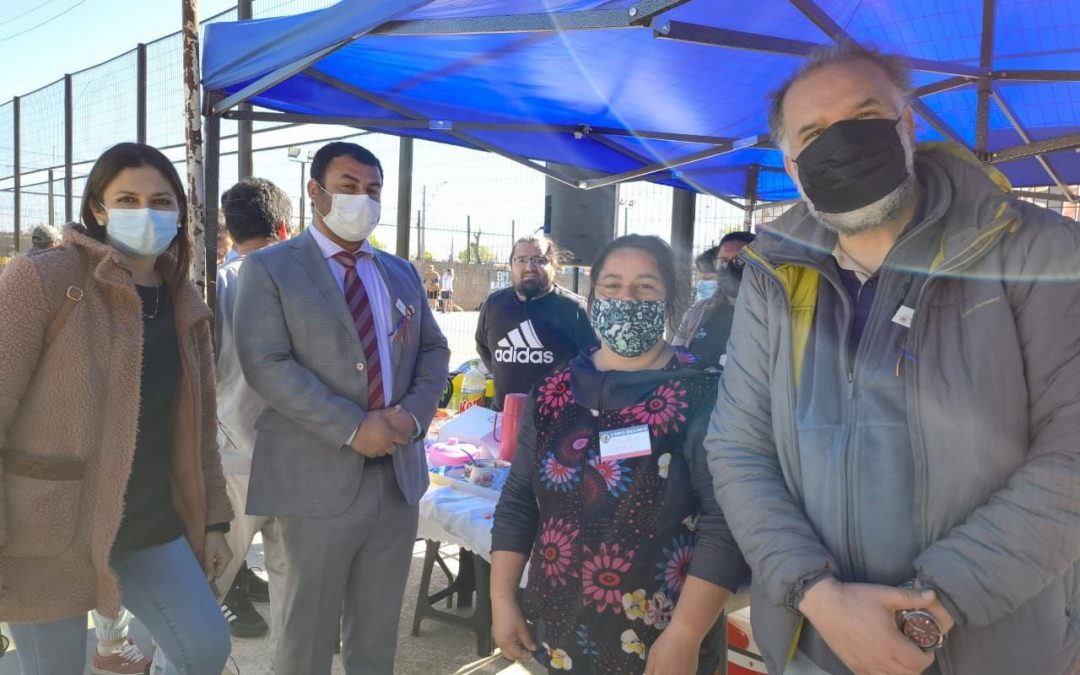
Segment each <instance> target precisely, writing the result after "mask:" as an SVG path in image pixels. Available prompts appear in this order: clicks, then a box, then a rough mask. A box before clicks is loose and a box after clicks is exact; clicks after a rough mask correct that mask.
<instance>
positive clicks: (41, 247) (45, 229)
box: [26, 225, 60, 255]
mask: <svg viewBox="0 0 1080 675" xmlns="http://www.w3.org/2000/svg"><path fill="white" fill-rule="evenodd" d="M30 244H31V247H30V250H29V251H27V252H26V255H37V254H38V253H44V252H45V251H49V250H51V249H54V248H56V247H57V246H59V245H60V233H59V232H57V231H56V228H55V227H53V226H52V225H38V226H37V227H35V228H34V231H33V233H32V234H31V235H30Z"/></svg>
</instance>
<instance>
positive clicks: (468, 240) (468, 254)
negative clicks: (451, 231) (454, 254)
mask: <svg viewBox="0 0 1080 675" xmlns="http://www.w3.org/2000/svg"><path fill="white" fill-rule="evenodd" d="M471 263H472V216H465V264H466V265H469V264H471Z"/></svg>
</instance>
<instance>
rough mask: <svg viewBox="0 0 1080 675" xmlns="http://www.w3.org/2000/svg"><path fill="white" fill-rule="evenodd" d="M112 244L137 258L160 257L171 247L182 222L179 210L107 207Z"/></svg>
mask: <svg viewBox="0 0 1080 675" xmlns="http://www.w3.org/2000/svg"><path fill="white" fill-rule="evenodd" d="M106 213H108V214H109V222H108V223H106V225H105V236H106V239H107V240H108V242H109V244H110V245H111V246H112V247H113V248H115V249H116V250H118V251H120V252H121V253H126V254H127V255H130V256H133V257H136V258H156V257H158V256H159V255H161V254H162V253H164V252H165V249H167V248H169V244H171V243H172V240H173V239H175V238H176V231H177V230H178V229H179V227H180V225H179V223H180V212H179V211H159V210H157V209H106Z"/></svg>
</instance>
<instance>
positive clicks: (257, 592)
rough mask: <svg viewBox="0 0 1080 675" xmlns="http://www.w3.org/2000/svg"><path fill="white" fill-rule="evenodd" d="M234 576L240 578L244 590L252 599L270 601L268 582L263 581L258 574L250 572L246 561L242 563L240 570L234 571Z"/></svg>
mask: <svg viewBox="0 0 1080 675" xmlns="http://www.w3.org/2000/svg"><path fill="white" fill-rule="evenodd" d="M236 577H237V578H238V579H240V584H241V586H242V587H243V589H244V592H245V593H247V596H248V598H250V599H251V600H252V601H254V602H270V584H268V583H266V582H265V581H263V580H262V577H260V576H259V575H258V574H255V573H254V572H252V571H251V569H250V568H249V567H248V566H247V563H244V565H243V566H242V567H241V568H240V571H239V572H237V573H236Z"/></svg>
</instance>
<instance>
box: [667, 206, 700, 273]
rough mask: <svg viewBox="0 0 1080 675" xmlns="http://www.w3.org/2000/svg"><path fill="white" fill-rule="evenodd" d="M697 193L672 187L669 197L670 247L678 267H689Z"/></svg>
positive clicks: (692, 245)
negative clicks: (672, 191)
mask: <svg viewBox="0 0 1080 675" xmlns="http://www.w3.org/2000/svg"><path fill="white" fill-rule="evenodd" d="M696 206H697V193H696V192H691V191H690V190H682V189H679V188H674V193H673V194H672V198H671V248H672V249H674V250H675V262H676V264H677V265H678V266H679V267H678V269H685V270H688V269H690V253H691V251H692V250H693V248H694V216H695V213H696V211H697V209H696Z"/></svg>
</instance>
